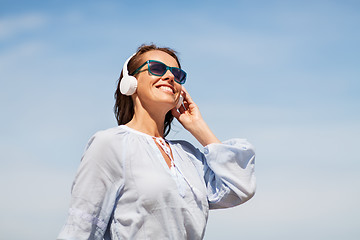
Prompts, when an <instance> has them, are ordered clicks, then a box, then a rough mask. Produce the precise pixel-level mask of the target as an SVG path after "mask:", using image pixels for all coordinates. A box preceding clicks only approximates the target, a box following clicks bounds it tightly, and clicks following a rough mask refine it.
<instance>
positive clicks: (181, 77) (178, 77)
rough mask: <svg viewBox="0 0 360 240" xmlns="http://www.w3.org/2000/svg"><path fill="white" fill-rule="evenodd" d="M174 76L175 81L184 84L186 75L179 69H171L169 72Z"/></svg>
mask: <svg viewBox="0 0 360 240" xmlns="http://www.w3.org/2000/svg"><path fill="white" fill-rule="evenodd" d="M171 72H172V73H173V74H174V77H175V81H176V82H178V83H180V84H184V83H185V80H186V73H185V72H184V71H183V70H181V69H180V68H173V69H172V71H171Z"/></svg>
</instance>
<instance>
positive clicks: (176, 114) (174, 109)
mask: <svg viewBox="0 0 360 240" xmlns="http://www.w3.org/2000/svg"><path fill="white" fill-rule="evenodd" d="M171 114H172V115H173V116H174V118H176V119H178V120H179V117H180V115H181V113H179V112H178V111H177V109H176V108H173V109H171Z"/></svg>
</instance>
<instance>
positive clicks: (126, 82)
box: [120, 53, 137, 96]
mask: <svg viewBox="0 0 360 240" xmlns="http://www.w3.org/2000/svg"><path fill="white" fill-rule="evenodd" d="M135 54H136V53H134V54H133V55H131V57H129V58H128V59H127V60H126V62H125V63H124V66H123V71H122V74H123V77H122V78H121V81H120V92H121V93H122V94H124V95H126V96H131V95H133V94H134V93H135V92H136V88H137V79H136V77H134V76H130V75H129V72H128V69H127V65H128V63H129V61H130V59H131V58H132V57H133V56H134V55H135Z"/></svg>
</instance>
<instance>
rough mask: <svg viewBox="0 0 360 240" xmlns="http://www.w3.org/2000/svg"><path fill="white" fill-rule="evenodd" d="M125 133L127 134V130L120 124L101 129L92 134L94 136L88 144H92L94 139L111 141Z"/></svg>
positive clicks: (102, 141)
mask: <svg viewBox="0 0 360 240" xmlns="http://www.w3.org/2000/svg"><path fill="white" fill-rule="evenodd" d="M124 134H126V130H125V129H123V128H121V127H120V126H117V127H112V128H108V129H105V130H100V131H97V132H96V133H95V134H94V135H92V137H91V138H90V139H89V142H88V146H89V145H91V144H92V143H93V142H94V141H96V142H97V143H109V142H112V141H113V140H115V139H119V138H121V136H123V135H124Z"/></svg>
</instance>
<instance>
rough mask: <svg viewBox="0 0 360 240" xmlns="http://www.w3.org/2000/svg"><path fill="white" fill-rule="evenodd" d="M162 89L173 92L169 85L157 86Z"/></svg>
mask: <svg viewBox="0 0 360 240" xmlns="http://www.w3.org/2000/svg"><path fill="white" fill-rule="evenodd" d="M159 88H160V89H161V90H162V91H165V92H171V93H174V92H173V90H172V88H171V87H166V86H161V87H159Z"/></svg>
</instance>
